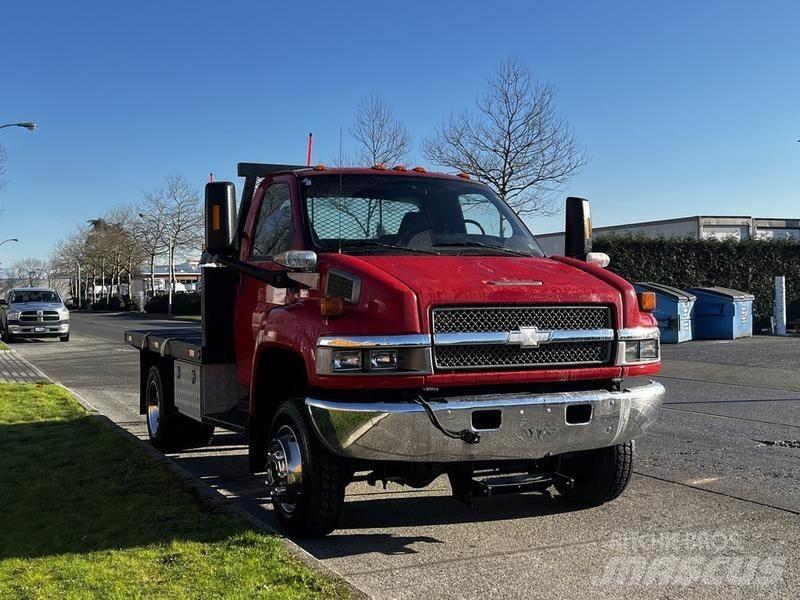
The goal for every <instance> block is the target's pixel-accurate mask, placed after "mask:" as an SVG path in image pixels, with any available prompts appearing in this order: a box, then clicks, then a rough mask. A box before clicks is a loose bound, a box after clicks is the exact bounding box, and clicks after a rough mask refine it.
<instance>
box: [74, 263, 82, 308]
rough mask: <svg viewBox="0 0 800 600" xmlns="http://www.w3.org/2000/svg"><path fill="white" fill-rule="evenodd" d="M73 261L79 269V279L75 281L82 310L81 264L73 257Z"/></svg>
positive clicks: (79, 305)
mask: <svg viewBox="0 0 800 600" xmlns="http://www.w3.org/2000/svg"><path fill="white" fill-rule="evenodd" d="M72 260H74V261H75V265H76V266H77V267H78V278H77V279H76V280H75V287H76V288H77V290H76V291H77V294H78V309H79V310H80V308H81V263H80V262H78V259H77V258H74V257H73V259H72Z"/></svg>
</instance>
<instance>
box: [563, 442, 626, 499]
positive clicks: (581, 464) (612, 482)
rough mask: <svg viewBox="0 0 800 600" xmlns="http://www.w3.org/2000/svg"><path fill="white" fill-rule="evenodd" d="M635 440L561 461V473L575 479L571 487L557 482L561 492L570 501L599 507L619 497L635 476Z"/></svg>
mask: <svg viewBox="0 0 800 600" xmlns="http://www.w3.org/2000/svg"><path fill="white" fill-rule="evenodd" d="M633 457H634V443H633V440H631V441H630V442H626V443H624V444H619V445H617V446H609V447H608V448H599V449H597V450H588V451H586V452H576V453H575V454H573V455H571V456H569V457H567V458H565V459H563V460H562V462H561V467H560V468H559V473H561V474H562V475H565V476H566V477H568V478H571V479H572V480H573V482H574V484H573V485H572V486H569V485H567V484H566V482H564V481H563V480H559V481H557V482H556V484H555V487H556V489H557V490H558V492H559V493H560V494H561V495H562V496H563V497H564V498H566V499H567V500H571V501H573V502H577V503H579V504H585V505H587V506H597V505H599V504H603V503H604V502H609V501H610V500H613V499H614V498H616V497H618V496H619V495H620V494H622V492H624V491H625V488H626V487H628V483H629V482H630V480H631V475H632V474H633Z"/></svg>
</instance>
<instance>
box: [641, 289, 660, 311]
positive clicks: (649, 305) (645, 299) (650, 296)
mask: <svg viewBox="0 0 800 600" xmlns="http://www.w3.org/2000/svg"><path fill="white" fill-rule="evenodd" d="M636 295H637V296H638V298H639V308H640V309H641V310H643V311H644V312H653V311H654V310H655V309H656V294H655V292H639V293H638V294H636Z"/></svg>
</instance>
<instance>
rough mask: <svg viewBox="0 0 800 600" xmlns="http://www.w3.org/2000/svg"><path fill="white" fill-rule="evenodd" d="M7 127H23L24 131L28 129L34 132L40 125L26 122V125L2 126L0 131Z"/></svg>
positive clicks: (10, 124)
mask: <svg viewBox="0 0 800 600" xmlns="http://www.w3.org/2000/svg"><path fill="white" fill-rule="evenodd" d="M5 127H22V128H23V129H27V130H28V131H33V130H35V129H36V128H37V127H38V125H37V124H36V123H32V122H30V121H26V122H24V123H6V124H5V125H0V129H3V128H5Z"/></svg>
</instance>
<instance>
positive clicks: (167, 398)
mask: <svg viewBox="0 0 800 600" xmlns="http://www.w3.org/2000/svg"><path fill="white" fill-rule="evenodd" d="M166 370H167V369H164V368H163V367H159V366H158V365H153V366H152V367H150V371H149V372H148V374H147V387H146V389H145V400H146V406H147V434H148V435H149V437H150V442H151V443H152V444H153V445H154V446H155V447H156V448H160V449H162V450H174V449H177V448H190V447H193V446H204V445H206V444H208V443H209V442H210V441H211V437H212V436H213V435H214V426H213V425H206V424H205V423H199V422H197V421H195V420H193V419H189V418H188V417H185V416H183V415H181V414H178V412H177V411H176V410H175V405H174V403H173V401H174V400H173V398H174V397H173V389H172V380H171V379H170V378H169V377H168V376H167V374H166V373H165V371H166Z"/></svg>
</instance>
